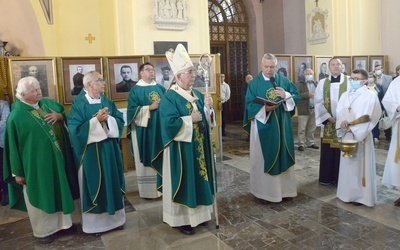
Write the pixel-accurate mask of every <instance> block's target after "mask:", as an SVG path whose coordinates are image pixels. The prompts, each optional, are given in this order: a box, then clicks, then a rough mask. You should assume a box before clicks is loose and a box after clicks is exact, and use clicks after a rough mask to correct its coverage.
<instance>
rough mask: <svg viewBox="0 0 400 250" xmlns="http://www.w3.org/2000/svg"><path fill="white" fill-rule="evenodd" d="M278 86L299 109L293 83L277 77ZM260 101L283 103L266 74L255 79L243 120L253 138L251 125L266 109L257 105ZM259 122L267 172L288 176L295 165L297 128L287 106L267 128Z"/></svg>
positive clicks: (271, 119) (249, 92)
mask: <svg viewBox="0 0 400 250" xmlns="http://www.w3.org/2000/svg"><path fill="white" fill-rule="evenodd" d="M275 79H276V84H277V86H278V87H282V88H283V89H285V91H286V92H289V93H290V94H291V95H292V97H293V100H294V101H295V103H296V105H297V103H298V101H299V100H300V96H299V93H298V90H297V87H296V85H294V84H293V83H292V82H291V81H290V80H289V79H287V78H286V77H284V76H281V75H279V74H275ZM256 97H262V98H264V99H268V100H272V101H279V100H280V97H277V96H276V94H275V92H274V87H273V85H272V83H271V81H269V80H268V81H266V80H265V79H264V77H263V75H262V72H260V74H258V76H257V77H256V78H254V79H253V80H252V81H251V82H250V83H249V85H248V87H247V93H246V103H245V111H244V118H243V128H244V129H245V130H246V132H247V133H248V134H250V127H251V121H252V120H254V119H255V116H256V115H257V113H258V112H259V111H260V110H261V109H264V105H262V104H258V103H255V102H254V99H255V98H256ZM255 122H257V129H258V136H259V139H260V144H261V148H262V152H263V156H264V172H266V173H269V174H271V175H279V174H281V173H283V172H286V170H288V169H289V168H290V167H291V166H293V165H294V163H295V155H294V138H293V127H292V119H291V116H290V111H285V109H284V107H283V104H281V105H279V107H278V108H277V109H275V110H274V111H272V113H271V114H270V117H269V119H268V121H267V122H266V123H265V124H263V123H261V122H260V121H258V120H257V121H255Z"/></svg>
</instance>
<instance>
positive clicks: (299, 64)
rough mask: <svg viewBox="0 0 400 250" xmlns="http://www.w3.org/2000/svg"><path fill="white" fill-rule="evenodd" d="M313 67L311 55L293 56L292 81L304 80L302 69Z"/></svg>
mask: <svg viewBox="0 0 400 250" xmlns="http://www.w3.org/2000/svg"><path fill="white" fill-rule="evenodd" d="M307 68H310V69H313V68H314V61H313V57H312V56H306V55H302V56H293V82H304V81H305V76H304V70H305V69H307Z"/></svg>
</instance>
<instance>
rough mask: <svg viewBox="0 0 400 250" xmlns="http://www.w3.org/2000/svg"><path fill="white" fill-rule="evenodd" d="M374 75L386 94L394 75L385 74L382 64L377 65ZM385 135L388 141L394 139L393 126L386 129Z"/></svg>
mask: <svg viewBox="0 0 400 250" xmlns="http://www.w3.org/2000/svg"><path fill="white" fill-rule="evenodd" d="M374 75H375V76H376V83H377V84H378V85H381V86H382V89H383V95H385V94H386V91H387V89H388V88H389V85H390V83H391V82H392V77H391V76H389V75H386V74H383V66H382V65H380V64H376V65H375V70H374ZM385 137H386V141H390V140H391V139H392V128H389V129H386V130H385Z"/></svg>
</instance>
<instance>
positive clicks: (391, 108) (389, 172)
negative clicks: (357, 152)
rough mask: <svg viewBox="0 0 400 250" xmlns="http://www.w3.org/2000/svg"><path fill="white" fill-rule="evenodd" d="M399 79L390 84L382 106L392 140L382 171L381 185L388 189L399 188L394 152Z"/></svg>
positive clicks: (398, 167)
mask: <svg viewBox="0 0 400 250" xmlns="http://www.w3.org/2000/svg"><path fill="white" fill-rule="evenodd" d="M399 93H400V77H396V79H394V80H393V81H392V83H390V85H389V88H388V90H387V91H386V94H385V96H384V97H383V100H382V104H383V106H384V107H385V110H386V113H387V115H388V116H389V118H390V121H391V122H392V124H393V126H392V140H391V141H390V147H389V151H388V154H387V158H386V164H385V170H384V171H383V177H382V184H383V185H385V186H386V187H388V188H393V187H394V186H397V187H398V186H400V160H399V161H397V162H395V154H396V150H397V148H398V147H399V143H400V140H399V136H400V134H399V117H400V112H397V111H396V109H397V107H398V106H400V94H399Z"/></svg>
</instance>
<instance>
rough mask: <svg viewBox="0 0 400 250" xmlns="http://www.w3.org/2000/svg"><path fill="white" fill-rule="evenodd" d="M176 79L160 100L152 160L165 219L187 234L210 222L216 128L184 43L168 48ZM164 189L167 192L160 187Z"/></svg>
mask: <svg viewBox="0 0 400 250" xmlns="http://www.w3.org/2000/svg"><path fill="white" fill-rule="evenodd" d="M166 57H167V59H168V62H169V65H170V66H171V69H172V71H173V73H174V76H175V79H176V82H174V83H173V84H172V85H171V87H170V89H169V90H168V91H167V92H166V94H165V96H164V98H162V99H161V101H160V103H159V117H158V118H159V121H158V122H157V126H158V128H157V129H156V130H155V131H157V132H159V133H160V135H156V136H155V138H157V139H159V140H160V142H159V143H155V146H159V147H160V148H159V150H155V154H156V156H155V157H154V158H153V160H152V166H153V167H154V168H155V169H156V171H157V172H158V174H159V176H160V177H162V181H161V182H160V181H159V183H158V186H159V190H160V191H162V192H163V221H164V222H166V223H167V224H169V225H170V226H171V227H178V228H179V230H180V231H181V232H182V233H184V234H187V235H193V234H194V233H195V230H194V227H196V226H199V225H200V226H205V225H207V221H209V220H211V213H212V211H213V208H212V205H213V203H214V200H213V194H214V189H213V181H214V180H213V178H214V176H215V175H214V174H213V173H212V171H213V170H212V161H213V160H214V157H213V155H212V154H211V148H210V145H211V143H210V140H211V138H210V127H211V126H215V122H214V119H213V118H214V111H213V109H212V108H211V107H212V99H211V96H203V94H202V93H200V92H199V91H198V90H196V89H193V88H192V87H193V84H194V80H195V77H196V71H195V69H194V67H193V63H192V62H191V60H190V57H189V55H188V53H187V51H186V49H185V48H184V47H183V45H182V44H178V46H177V47H176V49H175V52H172V51H168V52H166ZM161 187H162V190H161Z"/></svg>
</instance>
